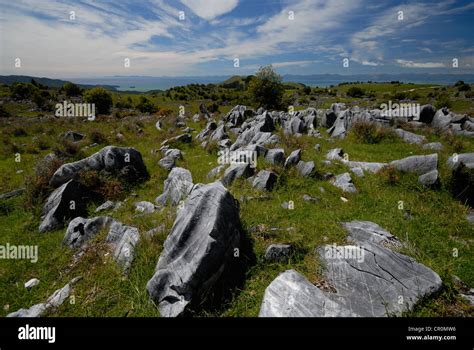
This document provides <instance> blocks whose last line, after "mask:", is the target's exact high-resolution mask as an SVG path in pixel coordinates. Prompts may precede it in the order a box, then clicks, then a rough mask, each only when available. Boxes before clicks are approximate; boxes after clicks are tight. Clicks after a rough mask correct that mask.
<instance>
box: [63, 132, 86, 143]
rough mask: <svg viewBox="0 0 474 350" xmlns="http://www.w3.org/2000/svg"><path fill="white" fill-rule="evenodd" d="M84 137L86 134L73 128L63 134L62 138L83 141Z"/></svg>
mask: <svg viewBox="0 0 474 350" xmlns="http://www.w3.org/2000/svg"><path fill="white" fill-rule="evenodd" d="M84 137H85V135H84V134H81V133H78V132H75V131H72V130H68V131H66V132H65V133H64V134H62V135H61V138H62V139H63V140H68V141H72V142H77V141H81V140H82V139H83V138H84Z"/></svg>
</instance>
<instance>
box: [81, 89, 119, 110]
mask: <svg viewBox="0 0 474 350" xmlns="http://www.w3.org/2000/svg"><path fill="white" fill-rule="evenodd" d="M84 101H86V102H88V103H94V104H95V110H96V114H108V113H110V108H111V107H112V95H111V94H110V93H109V92H108V91H107V90H105V89H104V88H101V87H96V88H92V89H90V90H87V91H86V92H85V93H84Z"/></svg>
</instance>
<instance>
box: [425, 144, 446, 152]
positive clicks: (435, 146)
mask: <svg viewBox="0 0 474 350" xmlns="http://www.w3.org/2000/svg"><path fill="white" fill-rule="evenodd" d="M423 149H430V150H433V151H442V150H443V144H442V143H441V142H430V143H427V144H425V145H423Z"/></svg>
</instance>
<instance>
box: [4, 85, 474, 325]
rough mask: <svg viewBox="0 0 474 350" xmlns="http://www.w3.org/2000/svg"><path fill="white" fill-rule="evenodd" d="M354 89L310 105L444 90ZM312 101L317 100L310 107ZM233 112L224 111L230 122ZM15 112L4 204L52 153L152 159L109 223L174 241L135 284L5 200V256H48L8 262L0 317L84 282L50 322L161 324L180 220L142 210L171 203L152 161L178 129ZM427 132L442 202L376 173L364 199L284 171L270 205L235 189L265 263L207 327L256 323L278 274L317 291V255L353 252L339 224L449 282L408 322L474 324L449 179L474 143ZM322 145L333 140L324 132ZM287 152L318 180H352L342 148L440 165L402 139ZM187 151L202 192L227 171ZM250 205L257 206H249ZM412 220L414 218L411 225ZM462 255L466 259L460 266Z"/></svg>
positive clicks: (467, 243)
mask: <svg viewBox="0 0 474 350" xmlns="http://www.w3.org/2000/svg"><path fill="white" fill-rule="evenodd" d="M349 86H353V85H352V84H351V85H344V86H340V87H337V88H336V90H337V93H336V95H335V96H330V95H327V96H326V95H324V96H321V95H320V94H318V93H313V92H312V93H311V94H310V95H308V96H306V98H307V99H308V100H309V101H312V102H311V103H313V102H314V105H315V106H317V107H326V106H328V105H330V104H331V103H332V102H336V101H338V102H340V101H346V102H354V103H359V104H361V105H364V104H366V105H370V104H376V103H378V101H380V100H382V99H383V98H384V96H385V95H387V94H388V95H390V96H392V95H395V94H396V93H397V92H400V91H406V90H411V89H415V91H416V92H417V93H418V94H419V95H420V97H419V98H420V100H423V99H427V100H429V99H430V97H428V94H429V93H430V92H432V91H433V90H434V88H431V86H429V85H412V84H401V85H398V86H396V87H394V86H393V84H363V85H360V86H361V87H363V89H364V90H366V91H373V92H374V94H375V96H374V97H373V98H372V99H371V100H365V99H363V98H362V99H354V98H349V97H347V96H344V93H345V92H346V91H347V89H348V88H349ZM438 88H439V87H438ZM2 89H5V88H4V87H3V88H2ZM451 89H453V88H447V91H446V93H447V94H449V95H450V96H452V101H453V106H452V109H454V110H457V111H458V112H466V113H470V114H471V115H473V114H472V113H473V112H474V103H473V101H472V99H471V100H467V99H462V98H460V99H459V101H458V100H457V99H456V98H455V97H454V93H455V91H454V90H452V91H451ZM290 93H291V94H294V93H295V92H294V91H292V92H290V91H287V94H290ZM297 93H298V92H297ZM113 95H114V100H116V99H117V98H122V99H123V98H127V97H128V96H130V97H131V98H132V99H134V100H135V99H137V98H138V96H137V95H134V94H130V95H128V94H126V93H114V94H113ZM311 96H314V97H315V100H311ZM385 97H386V96H385ZM151 98H152V99H153V101H154V102H155V103H157V104H158V105H160V107H162V108H167V109H170V110H171V111H172V112H173V115H176V114H177V112H178V108H179V106H180V105H184V106H185V107H186V113H187V115H188V116H189V117H191V116H192V115H193V114H194V113H196V112H197V111H198V108H199V104H200V103H201V102H203V101H205V100H202V101H201V100H193V101H176V100H172V99H168V98H166V97H163V94H157V95H156V96H155V97H151ZM434 98H436V97H434ZM466 101H467V102H466ZM231 107H232V106H231V105H227V106H220V107H219V108H220V113H219V115H221V114H223V113H225V112H226V111H228V110H229V109H230V108H231ZM301 108H303V107H301ZM7 109H9V110H10V111H11V112H14V113H15V115H17V118H13V119H10V120H1V121H0V127H1V137H2V142H1V144H0V149H1V155H0V171H1V174H2V175H1V178H2V181H1V182H0V192H2V193H3V192H7V191H10V190H13V189H15V188H18V187H23V186H25V183H26V184H27V183H28V181H30V179H31V176H32V175H33V173H34V168H35V165H36V164H37V162H38V161H39V160H41V159H42V158H43V157H44V156H45V155H46V154H48V153H50V152H51V151H55V150H56V151H57V152H61V154H63V155H65V157H66V160H67V161H72V160H75V159H80V158H82V157H84V156H88V155H90V154H92V153H94V152H96V151H98V150H100V149H101V148H102V147H104V146H105V145H108V144H111V145H116V146H130V147H134V148H136V149H137V150H139V151H140V152H141V154H142V156H143V159H144V162H145V164H146V166H147V168H148V171H149V173H150V175H151V178H150V179H149V180H148V181H147V182H145V183H143V184H140V185H137V186H136V187H133V188H130V189H127V190H126V191H124V192H123V193H120V194H119V198H120V199H121V200H125V204H124V205H123V206H122V207H121V208H120V209H118V210H116V211H110V212H107V213H106V214H108V215H110V216H113V217H114V218H116V219H118V220H119V221H121V222H123V223H124V224H127V225H131V226H135V227H137V228H138V229H139V230H140V232H145V231H147V230H150V229H152V228H155V227H157V226H159V225H161V224H164V226H165V229H164V230H163V231H162V232H160V233H158V234H157V235H155V236H154V237H152V238H146V237H143V238H142V240H141V241H140V243H139V245H138V247H137V249H136V259H135V261H134V263H133V265H132V268H131V270H130V273H129V275H128V276H127V277H125V276H123V275H122V272H121V270H120V269H119V267H118V266H117V265H116V263H115V262H114V261H113V260H112V259H111V256H110V254H107V249H106V247H105V246H104V244H102V243H101V242H102V241H103V237H104V236H103V234H102V236H101V235H99V236H97V237H95V238H94V241H95V243H94V244H92V245H91V246H90V248H88V249H87V251H86V253H85V255H84V256H83V257H82V258H81V259H76V258H75V257H74V251H71V250H70V249H68V248H64V247H62V246H61V241H62V239H63V236H64V234H65V229H61V230H57V231H54V232H50V233H46V234H39V233H38V225H39V218H40V210H41V207H42V204H43V203H42V200H40V199H37V200H33V201H32V200H31V198H28V196H29V194H28V193H26V194H23V195H22V196H19V197H15V198H11V199H8V200H3V201H2V202H0V244H6V243H10V244H12V245H13V244H16V245H38V246H39V260H38V262H37V263H34V264H33V263H30V262H29V261H24V260H0V285H1V286H2V288H0V306H1V309H0V316H4V315H6V314H8V313H9V312H12V311H16V310H18V309H20V308H24V307H26V308H28V307H30V306H32V305H33V304H36V303H40V302H43V301H45V300H46V298H47V297H48V296H49V295H51V294H52V293H53V292H54V291H55V290H56V289H58V288H61V287H62V286H64V285H65V284H66V283H67V282H69V281H70V280H71V279H72V278H74V277H76V276H82V277H83V278H82V280H80V281H79V282H78V283H77V284H76V286H75V288H74V292H73V296H74V297H73V298H70V299H69V301H68V302H66V303H64V304H63V305H62V306H61V307H60V308H58V309H57V310H54V311H52V312H51V313H50V314H49V316H128V317H137V316H159V312H158V310H157V308H156V307H155V306H154V305H153V304H152V302H151V301H150V300H149V298H148V295H147V291H146V288H145V285H146V283H147V281H148V280H149V279H150V278H151V276H152V275H153V272H154V268H155V266H156V263H157V261H158V257H159V255H160V252H161V249H162V245H163V242H164V240H165V239H166V236H167V235H168V233H169V232H170V229H171V227H172V225H173V222H174V218H175V208H165V209H163V210H161V211H157V212H155V213H152V214H146V215H144V214H138V213H136V212H135V211H134V207H133V204H134V203H135V202H137V201H141V200H146V201H151V202H153V201H154V199H155V198H156V197H157V196H158V195H159V194H161V193H162V190H163V181H164V180H165V179H166V177H167V173H166V171H165V170H163V169H162V168H160V167H159V166H158V161H159V159H160V158H161V157H160V154H159V152H158V153H157V152H152V151H153V150H158V149H159V148H160V144H161V142H162V141H163V140H165V139H166V138H169V137H170V136H173V135H178V134H179V133H180V130H179V129H173V128H172V127H171V119H172V117H169V118H165V119H163V120H164V123H165V128H164V130H167V129H168V127H169V128H170V130H167V131H158V130H157V129H156V128H155V123H156V120H157V119H158V118H159V113H157V114H156V115H151V116H148V117H141V116H140V114H139V113H134V114H132V115H130V116H126V117H122V118H114V117H99V118H98V119H97V120H96V121H94V122H87V121H84V120H81V119H75V118H68V119H54V120H53V119H49V120H48V121H44V120H43V121H40V120H38V119H37V118H31V117H33V116H35V115H37V114H38V112H32V111H29V109H28V108H26V107H25V106H24V105H22V104H21V103H18V104H15V103H10V104H9V105H8V106H7ZM190 119H191V118H189V119H188V120H187V125H188V126H190V127H192V128H194V129H195V131H194V135H196V134H197V132H199V131H200V130H201V129H202V128H203V127H204V126H205V123H204V122H200V123H194V122H192V121H191V120H190ZM67 130H74V131H77V132H80V133H84V134H85V135H86V138H85V139H84V140H82V141H80V142H79V143H78V145H79V146H77V147H75V148H74V149H72V150H69V149H68V148H67V147H68V145H67V144H64V142H62V141H61V140H60V139H59V135H60V134H61V133H63V132H65V131H67ZM94 132H96V133H97V132H100V133H101V134H102V136H103V137H104V139H103V140H102V141H101V143H100V144H97V145H95V146H92V147H90V145H91V144H93V143H94V139H93V138H92V135H93V134H94ZM417 132H418V133H421V134H425V135H426V136H427V137H428V139H429V140H430V141H441V142H442V143H443V144H444V146H445V149H444V150H443V151H441V152H439V164H440V175H441V180H442V184H441V187H440V188H439V189H437V190H431V189H426V188H424V187H422V186H420V185H418V184H417V179H416V177H414V176H410V175H401V176H400V178H399V180H398V181H397V182H396V183H389V181H388V180H387V178H386V176H384V175H383V174H375V175H374V174H368V173H366V175H365V177H364V178H357V177H354V176H353V180H354V183H355V186H356V187H357V189H358V193H357V194H342V192H341V191H340V190H339V189H337V188H335V187H333V186H332V185H330V184H329V183H328V181H324V180H322V178H321V177H316V178H314V179H313V178H311V179H308V178H302V177H300V176H298V175H297V173H296V170H295V169H290V170H284V169H283V168H280V167H274V168H273V169H274V170H275V171H276V172H277V173H278V174H279V180H278V184H277V186H276V188H275V189H274V190H273V191H272V192H270V193H268V194H267V193H259V192H258V191H257V190H254V189H253V188H252V187H251V186H250V184H249V182H248V181H245V180H238V181H236V182H235V183H233V184H232V186H230V188H229V190H230V191H231V193H232V194H233V195H234V197H235V198H237V199H239V201H240V203H241V220H242V223H243V226H244V228H245V230H246V231H247V233H248V235H249V236H250V237H251V238H252V242H253V246H254V252H255V254H256V256H257V262H256V264H255V265H254V266H253V267H252V268H251V269H250V270H249V271H248V273H247V281H246V284H245V286H244V287H243V289H242V290H238V291H235V295H234V297H233V298H232V300H230V301H229V302H228V303H226V304H225V305H222V306H221V307H220V308H219V309H216V310H207V311H203V312H200V313H199V314H198V316H257V315H258V311H259V308H260V303H261V301H262V297H263V293H264V291H265V288H266V287H267V286H268V285H269V284H270V282H271V281H272V280H273V279H274V278H275V277H276V276H277V275H278V274H279V273H281V272H283V271H285V270H287V269H290V268H292V269H295V270H297V271H299V272H301V273H303V274H304V275H305V276H307V277H308V278H309V279H310V280H311V281H312V282H314V283H318V281H320V280H321V269H320V265H319V262H318V259H317V258H316V256H315V254H314V249H315V248H316V247H317V246H320V245H322V244H332V243H344V242H345V240H346V233H345V232H344V231H343V229H342V228H341V225H340V223H341V222H343V221H350V220H369V221H373V222H375V223H377V224H379V225H380V226H382V227H383V228H385V229H387V230H388V231H390V232H391V233H392V234H394V235H396V236H397V237H398V238H399V239H400V240H402V241H403V242H405V243H406V248H404V251H403V252H404V253H405V254H407V255H409V256H412V257H414V258H415V259H417V260H418V261H419V262H420V263H422V264H425V265H426V266H428V267H430V268H432V269H433V270H434V271H436V272H437V273H438V274H439V275H440V276H441V278H442V279H443V281H444V283H445V285H446V287H445V288H444V289H443V291H442V292H441V293H440V294H439V295H437V296H436V297H435V298H433V299H430V300H427V301H424V302H422V303H421V304H420V305H418V306H417V308H416V309H415V310H414V311H413V312H411V313H410V314H409V316H467V315H471V316H472V315H474V313H473V310H472V308H469V307H468V305H467V304H466V303H465V302H464V301H463V300H462V299H461V298H460V297H458V296H457V295H456V293H455V292H454V289H453V286H452V282H451V275H456V276H458V277H460V278H461V279H462V280H463V281H465V282H466V283H467V284H469V285H471V286H473V285H474V272H473V271H474V258H473V257H474V251H473V247H472V242H473V238H474V229H473V227H472V226H470V225H469V224H468V222H467V221H466V214H467V212H468V208H467V207H466V206H464V205H463V204H462V203H460V202H458V201H456V200H455V199H453V198H452V195H451V194H450V192H449V180H450V174H449V171H448V170H447V169H446V167H445V162H446V159H447V158H448V157H449V156H450V155H452V154H453V153H454V152H457V153H460V152H469V151H470V152H473V151H474V140H473V139H467V138H466V139H464V138H459V140H460V141H459V142H457V144H451V143H450V142H449V140H447V139H445V138H442V137H440V136H438V135H435V134H434V133H432V132H431V130H429V129H425V130H424V131H417ZM117 133H121V134H122V135H123V139H122V138H117V136H116V135H117ZM321 133H322V134H323V135H324V134H325V132H324V130H323V129H321ZM280 134H281V135H283V134H282V133H280ZM317 143H319V144H320V145H321V152H318V151H316V150H315V149H314V145H315V144H317ZM86 146H87V147H86ZM280 146H281V147H282V148H284V149H285V154H286V155H288V154H289V152H291V151H292V150H295V149H297V148H301V149H303V153H302V158H303V160H305V161H310V160H312V161H314V162H315V164H316V167H317V172H318V174H319V175H321V174H324V173H326V172H331V173H333V174H339V173H342V172H345V171H346V170H347V169H346V168H345V167H344V166H343V165H338V164H336V163H334V164H333V165H331V166H326V165H323V164H321V160H323V159H324V156H325V154H326V153H327V151H328V150H329V149H331V148H335V147H342V148H343V149H344V150H345V151H346V152H347V153H348V154H349V157H350V159H351V160H357V161H377V162H387V161H391V160H395V159H400V158H403V157H407V156H410V155H415V154H430V153H433V152H430V151H427V150H423V149H422V148H421V147H420V146H417V145H408V144H405V143H403V142H402V141H401V140H398V139H391V138H390V139H386V140H383V141H382V142H381V143H379V144H370V145H369V144H364V143H361V142H360V141H358V140H357V139H356V138H355V136H354V135H353V134H352V133H351V134H350V135H349V136H348V137H347V138H346V139H344V140H335V141H332V140H331V141H328V140H327V139H326V137H325V138H324V139H317V138H313V137H309V136H303V137H301V138H293V137H291V138H285V137H283V138H282V143H281V145H280ZM179 148H180V149H181V150H182V151H183V154H184V159H183V160H180V161H178V166H182V167H184V168H187V169H189V170H190V171H191V173H192V175H193V180H194V183H199V182H201V183H206V182H209V180H207V178H206V175H207V173H208V172H209V171H210V170H211V169H212V168H214V167H216V166H217V165H218V164H217V154H216V150H214V149H211V150H206V149H202V148H201V147H199V145H198V144H197V143H195V142H193V143H192V144H189V145H188V144H183V145H179ZM68 152H69V153H68ZM17 153H19V154H20V155H21V161H20V162H16V161H15V154H17ZM258 168H259V169H264V168H265V169H270V168H271V166H269V165H268V164H265V163H264V162H263V161H261V160H259V163H258ZM321 188H322V189H324V192H322V191H321ZM304 194H309V195H311V196H313V197H317V198H318V199H319V201H318V202H315V203H313V202H305V201H304V200H303V198H302V197H303V195H304ZM249 196H252V197H256V198H254V199H252V200H246V197H249ZM341 196H344V197H346V198H347V199H348V202H343V201H342V200H341V199H340V197H341ZM259 197H260V198H259ZM290 200H291V201H293V202H294V204H295V208H294V210H288V209H283V208H282V207H281V203H282V202H284V201H290ZM399 201H403V203H404V209H403V210H400V209H399ZM31 202H33V203H31ZM100 204H101V203H93V204H91V205H90V208H89V213H90V216H94V209H95V208H96V207H97V206H98V205H100ZM407 212H409V213H410V215H409V218H407ZM270 228H277V230H270ZM271 243H290V244H292V245H293V246H294V247H296V249H295V251H294V253H293V255H292V257H291V260H290V262H289V263H288V264H279V263H268V262H266V261H264V259H263V255H264V251H265V248H266V247H267V246H268V245H269V244H271ZM455 249H456V250H457V251H458V254H457V256H455V255H456V254H453V252H454V251H455ZM33 277H35V278H38V279H39V280H40V281H41V282H40V284H39V285H38V286H37V287H34V288H32V289H25V288H24V287H23V284H24V283H25V282H26V281H28V280H29V279H30V278H33Z"/></svg>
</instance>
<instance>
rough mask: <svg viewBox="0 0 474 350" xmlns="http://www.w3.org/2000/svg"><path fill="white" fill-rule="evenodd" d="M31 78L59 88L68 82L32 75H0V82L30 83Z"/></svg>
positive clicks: (7, 83) (113, 88)
mask: <svg viewBox="0 0 474 350" xmlns="http://www.w3.org/2000/svg"><path fill="white" fill-rule="evenodd" d="M32 79H34V80H35V81H36V82H37V83H40V84H42V85H46V86H47V87H50V88H60V87H61V86H63V85H64V84H66V83H67V82H69V81H68V80H61V79H51V78H45V77H32V76H29V75H0V83H1V84H6V85H11V84H13V83H30V82H31V80H32ZM76 85H78V86H80V87H81V88H84V89H88V88H93V87H96V86H102V87H103V88H104V89H107V90H112V91H116V90H117V87H116V86H114V85H87V84H76Z"/></svg>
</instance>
